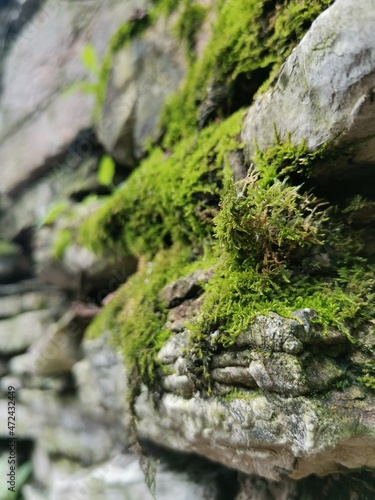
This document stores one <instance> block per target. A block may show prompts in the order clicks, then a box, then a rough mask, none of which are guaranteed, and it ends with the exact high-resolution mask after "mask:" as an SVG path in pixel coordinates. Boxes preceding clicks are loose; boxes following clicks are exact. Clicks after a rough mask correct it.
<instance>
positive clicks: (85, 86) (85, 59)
mask: <svg viewBox="0 0 375 500" xmlns="http://www.w3.org/2000/svg"><path fill="white" fill-rule="evenodd" d="M81 61H82V64H83V66H84V67H85V68H86V69H87V70H88V72H89V75H90V79H91V80H90V79H88V80H84V81H82V82H76V83H73V84H72V85H70V87H69V88H68V90H67V93H68V94H71V93H72V92H77V91H79V92H83V93H84V94H93V95H94V96H95V97H96V98H98V96H99V94H100V89H101V84H100V66H99V63H98V59H97V56H96V52H95V48H94V47H93V46H92V45H90V44H88V45H85V47H84V48H83V50H82V54H81Z"/></svg>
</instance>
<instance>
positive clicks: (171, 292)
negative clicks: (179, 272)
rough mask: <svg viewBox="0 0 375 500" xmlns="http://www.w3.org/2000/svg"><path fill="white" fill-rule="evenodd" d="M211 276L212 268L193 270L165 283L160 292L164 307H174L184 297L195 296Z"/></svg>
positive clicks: (184, 298)
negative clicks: (171, 281)
mask: <svg viewBox="0 0 375 500" xmlns="http://www.w3.org/2000/svg"><path fill="white" fill-rule="evenodd" d="M211 276H212V269H210V270H208V271H195V272H194V273H191V274H189V275H188V276H185V277H183V278H179V279H178V280H176V281H174V282H173V283H170V284H169V285H166V286H165V287H164V288H163V289H162V290H161V292H160V298H161V300H163V301H164V302H165V304H166V307H168V308H171V307H175V306H177V305H178V304H181V302H183V301H184V300H186V299H190V298H192V297H196V296H197V295H198V294H199V293H200V292H201V291H202V290H203V286H204V284H205V283H207V281H208V280H209V279H210V277H211Z"/></svg>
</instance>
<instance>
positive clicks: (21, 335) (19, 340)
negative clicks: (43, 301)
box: [0, 309, 52, 356]
mask: <svg viewBox="0 0 375 500" xmlns="http://www.w3.org/2000/svg"><path fill="white" fill-rule="evenodd" d="M51 319H52V318H51V313H50V311H49V310H48V309H42V310H40V311H31V312H25V313H23V314H19V315H18V316H15V317H14V318H10V319H3V320H1V321H0V353H1V354H2V355H6V356H9V355H10V354H12V355H15V354H17V353H21V352H23V351H26V349H27V348H28V347H30V346H31V345H32V344H33V343H34V342H36V341H37V340H39V339H40V338H41V337H43V335H44V334H45V332H46V329H47V326H48V323H49V322H50V321H51Z"/></svg>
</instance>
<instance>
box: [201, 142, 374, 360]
mask: <svg viewBox="0 0 375 500" xmlns="http://www.w3.org/2000/svg"><path fill="white" fill-rule="evenodd" d="M286 151H287V161H286V164H287V165H289V166H290V168H291V169H294V170H295V169H296V168H298V163H299V159H300V158H301V156H300V155H301V147H297V148H295V149H294V159H293V154H292V149H291V145H290V144H287V145H286ZM264 157H268V158H271V157H272V155H271V153H269V154H268V155H267V154H265V155H264ZM306 158H307V157H304V161H305V160H306ZM281 159H282V155H281V145H279V146H278V154H277V155H276V164H270V165H269V170H270V171H271V172H272V183H270V181H269V179H271V177H270V175H269V172H267V169H266V167H265V165H264V169H263V168H262V172H264V177H260V176H259V174H254V172H253V173H250V174H249V176H248V178H247V179H245V180H244V181H242V182H241V183H238V184H237V185H236V186H231V187H229V191H228V194H227V196H226V197H225V198H224V200H223V202H222V208H221V211H220V213H219V214H218V216H217V217H216V218H215V225H216V235H217V239H218V245H217V252H218V254H219V256H220V264H219V265H218V266H217V267H216V271H215V275H214V277H213V278H212V279H211V280H210V282H209V283H208V285H207V287H206V291H205V300H204V304H203V309H202V318H201V320H200V322H199V323H198V324H197V325H196V326H195V327H194V330H195V340H196V351H195V352H196V356H197V358H198V359H199V358H201V357H202V353H204V352H206V353H207V352H210V350H211V351H212V349H216V348H217V346H219V345H221V346H228V345H231V344H233V342H234V341H235V339H236V337H237V336H238V334H239V333H240V332H241V331H244V330H246V329H247V328H248V327H249V326H250V324H251V323H252V321H253V320H254V319H255V317H256V316H257V315H259V314H268V313H269V312H270V311H273V312H276V313H278V314H280V315H281V316H284V317H290V316H291V313H292V312H293V311H295V310H297V309H303V308H311V309H315V310H316V311H317V313H318V319H317V320H316V322H317V323H318V324H320V325H322V326H323V327H324V329H328V328H329V327H335V328H337V329H339V330H340V331H342V332H345V333H346V334H347V336H348V337H349V338H350V339H351V340H353V341H354V340H355V331H356V329H357V328H358V327H360V326H361V325H363V324H365V323H367V322H369V321H373V319H374V316H375V312H374V308H373V301H374V299H375V285H374V273H375V264H374V262H373V258H372V257H371V256H370V257H368V256H367V255H366V254H365V253H364V247H365V245H364V242H365V238H366V234H365V233H364V232H363V231H362V230H357V229H353V228H352V227H351V226H350V224H348V221H347V220H345V214H346V212H347V210H346V209H345V208H341V209H340V208H339V207H338V206H330V205H329V203H328V202H327V201H325V200H319V199H318V198H316V197H315V196H313V195H311V194H309V193H306V192H304V191H303V188H302V186H299V187H295V186H290V185H288V184H287V183H286V181H285V179H284V181H283V182H281V181H280V180H279V179H278V178H277V177H273V176H274V175H276V176H277V175H280V174H282V173H283V171H284V169H280V165H281V164H282V162H281V161H280V160H281ZM310 160H311V161H312V162H313V161H314V157H311V158H310ZM306 162H307V167H310V164H309V162H308V161H307V160H306ZM288 168H289V167H288ZM264 186H267V187H264ZM344 212H345V213H344ZM216 330H218V334H217V335H216V336H215V341H214V342H213V341H212V339H211V338H210V334H211V333H212V332H214V331H216Z"/></svg>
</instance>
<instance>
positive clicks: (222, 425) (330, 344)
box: [136, 277, 375, 480]
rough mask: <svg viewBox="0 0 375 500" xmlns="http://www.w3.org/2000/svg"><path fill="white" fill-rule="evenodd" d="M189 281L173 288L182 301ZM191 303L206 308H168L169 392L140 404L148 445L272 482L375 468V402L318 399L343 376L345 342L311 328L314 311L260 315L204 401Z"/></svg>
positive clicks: (163, 357)
mask: <svg viewBox="0 0 375 500" xmlns="http://www.w3.org/2000/svg"><path fill="white" fill-rule="evenodd" d="M190 280H191V277H188V278H187V279H186V282H187V283H188V282H190ZM182 282H183V280H182V279H180V280H179V281H178V282H176V283H174V284H171V285H170V288H169V290H175V292H176V297H179V290H180V287H181V283H182ZM177 285H179V286H177ZM167 290H168V289H167ZM168 297H169V299H170V301H169V303H170V304H173V300H172V299H173V296H171V294H169V296H168ZM192 302H194V303H195V309H196V310H197V308H198V309H199V299H195V301H194V300H193V299H190V300H189V301H187V303H186V306H185V304H184V303H182V304H181V305H180V306H177V307H175V308H172V309H171V310H170V313H169V317H168V322H167V325H168V326H169V328H171V329H172V328H173V330H172V331H173V332H174V333H173V335H172V336H171V338H170V339H169V340H168V341H167V343H166V344H165V345H164V347H162V349H161V350H160V352H159V355H158V357H159V359H160V361H162V362H163V363H165V364H166V366H167V371H166V374H165V375H164V376H163V381H162V385H163V388H164V391H165V394H164V395H163V396H162V398H161V400H160V401H159V402H158V403H156V404H155V403H154V402H153V401H152V397H151V396H150V395H149V394H148V392H147V389H146V388H144V390H143V393H142V394H141V396H140V397H139V398H138V401H137V403H136V414H137V416H138V419H139V422H138V432H139V435H140V436H141V437H142V438H146V439H151V440H153V441H155V442H157V443H160V444H163V445H167V446H169V447H171V448H173V449H176V450H181V451H194V452H197V453H199V454H201V455H204V456H206V457H208V458H210V459H212V460H215V461H218V462H221V463H223V464H224V465H226V466H228V467H234V468H236V469H239V470H241V471H243V472H245V473H247V474H256V475H259V476H263V477H266V478H268V479H273V480H280V479H281V477H282V476H285V475H287V476H289V477H291V478H294V479H298V478H301V477H304V476H306V475H308V474H311V473H316V474H322V473H324V474H327V473H333V472H338V471H340V469H341V467H348V468H349V469H352V468H356V467H369V468H372V467H374V466H375V462H374V459H373V458H374V455H373V453H372V452H370V451H369V450H370V449H373V447H374V445H375V443H374V442H373V441H372V439H371V438H370V436H371V435H372V434H373V432H374V429H375V414H374V412H373V411H372V409H371V408H372V407H373V400H372V399H371V398H368V397H367V399H366V396H365V393H364V392H363V390H361V389H348V390H346V391H344V392H342V393H341V392H335V391H333V392H331V393H330V395H329V396H327V397H324V396H323V397H317V396H318V393H321V392H323V391H326V390H327V389H331V388H332V386H333V385H334V384H335V383H336V382H337V381H339V380H340V379H341V378H342V377H343V376H344V366H345V364H344V365H343V364H342V358H340V356H342V354H343V352H345V351H347V350H348V347H349V346H348V341H347V339H346V337H345V336H343V335H341V334H337V332H335V331H332V334H327V333H325V334H324V335H323V334H322V332H321V331H320V330H319V329H317V328H316V327H314V325H313V324H312V323H311V321H310V320H311V319H312V318H314V311H312V310H302V311H296V313H295V316H296V317H297V318H299V320H300V321H297V320H294V319H285V318H282V317H281V316H278V315H277V314H274V313H271V314H270V316H269V317H266V316H259V317H258V318H256V320H255V321H254V323H253V324H252V326H251V328H250V330H249V331H246V332H244V333H243V334H241V335H239V337H238V338H237V342H236V345H235V346H234V347H233V348H232V349H229V350H228V349H227V350H225V351H224V352H223V353H221V354H220V353H219V354H217V355H215V356H214V357H213V359H212V362H211V366H212V368H213V369H212V371H211V373H210V377H211V384H212V391H213V395H212V396H211V397H209V398H207V397H202V394H201V393H200V392H199V390H198V388H197V387H196V386H195V382H196V377H195V374H194V365H193V364H192V363H191V359H190V356H189V349H187V348H188V346H189V343H188V339H189V334H190V332H189V331H188V330H186V325H187V324H188V323H189V321H192V317H191V316H190V318H189V315H188V314H186V312H185V314H184V312H183V309H184V306H185V307H186V310H188V311H191V310H192ZM176 310H178V312H176ZM176 315H177V318H176ZM176 319H177V322H176ZM176 324H177V325H178V328H176ZM297 337H298V339H299V340H298V342H297ZM309 351H310V352H309ZM337 356H339V360H338V361H336V360H335V357H337ZM340 360H341V361H340ZM234 389H235V390H236V391H237V392H233V390H234ZM220 396H224V399H222V398H221V397H220ZM349 408H350V411H349V412H348V409H349ZM365 408H366V417H365V416H364V413H363V410H364V409H365ZM359 425H360V426H361V428H362V429H363V433H365V434H366V438H364V437H363V433H362V431H361V432H360V433H359V434H358V433H357V431H356V430H355V429H358V426H359ZM347 447H350V449H351V450H352V453H351V454H350V456H348V453H347V452H346V451H345V450H347ZM366 450H367V451H366ZM359 464H360V465H359Z"/></svg>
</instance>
